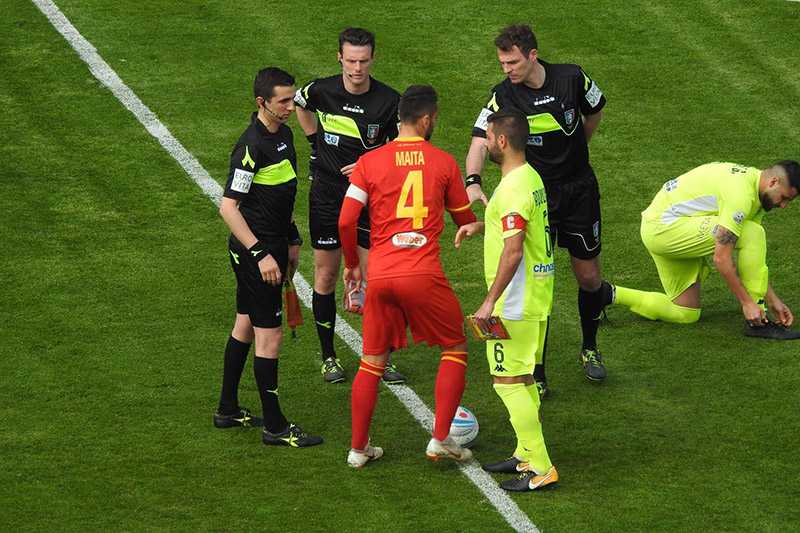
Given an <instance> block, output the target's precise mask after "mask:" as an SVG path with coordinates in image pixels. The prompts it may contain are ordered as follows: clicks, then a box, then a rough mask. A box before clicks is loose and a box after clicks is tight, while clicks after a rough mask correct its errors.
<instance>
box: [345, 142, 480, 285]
mask: <svg viewBox="0 0 800 533" xmlns="http://www.w3.org/2000/svg"><path fill="white" fill-rule="evenodd" d="M350 183H352V184H353V185H355V186H356V187H358V188H360V189H362V190H363V191H365V192H366V193H367V196H368V199H367V205H368V206H369V220H370V250H369V266H368V268H367V277H368V279H380V278H389V277H398V276H408V275H419V274H443V273H444V271H443V270H442V263H441V260H440V259H439V236H440V235H441V234H442V230H443V229H444V211H445V209H447V210H448V211H452V212H456V211H463V210H467V209H469V199H468V198H467V192H466V190H465V189H464V182H463V181H462V180H461V171H460V170H459V169H458V164H456V160H455V158H454V157H453V156H452V155H450V154H448V153H447V152H445V151H444V150H440V149H439V148H436V147H435V146H433V145H432V144H431V143H429V142H427V141H425V140H424V139H422V138H421V137H402V138H401V137H398V138H397V139H395V140H394V141H392V142H390V143H388V144H386V145H384V146H382V147H380V148H378V149H376V150H373V151H372V152H368V153H367V154H364V155H363V156H361V158H359V160H358V163H357V164H356V167H355V170H353V173H352V174H351V175H350Z"/></svg>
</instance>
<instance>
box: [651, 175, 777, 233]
mask: <svg viewBox="0 0 800 533" xmlns="http://www.w3.org/2000/svg"><path fill="white" fill-rule="evenodd" d="M760 176H761V171H760V170H758V169H757V168H752V167H745V166H741V165H736V164H734V163H709V164H707V165H702V166H699V167H697V168H695V169H692V170H690V171H689V172H687V173H686V174H682V175H681V176H678V177H677V178H675V179H672V180H669V181H668V182H666V183H665V184H664V186H663V187H661V190H660V191H659V192H658V194H657V195H656V197H655V198H654V199H653V201H652V202H651V203H650V206H649V207H648V208H647V209H646V210H645V211H644V212H642V217H643V218H644V219H645V220H647V221H653V222H655V221H658V222H660V223H662V224H664V225H670V224H672V223H673V222H675V221H676V220H678V219H680V218H682V217H702V216H718V217H719V221H718V224H719V225H721V226H724V227H725V228H726V229H728V230H730V231H731V232H732V233H734V234H735V235H736V236H737V237H738V236H740V235H741V232H742V224H743V223H744V222H745V221H746V220H750V221H753V222H756V223H758V224H760V223H761V219H762V218H763V216H764V210H763V209H762V207H761V200H760V198H759V195H758V183H759V178H760Z"/></svg>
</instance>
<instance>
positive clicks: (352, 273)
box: [342, 265, 364, 290]
mask: <svg viewBox="0 0 800 533" xmlns="http://www.w3.org/2000/svg"><path fill="white" fill-rule="evenodd" d="M342 277H343V278H344V285H345V287H347V284H348V283H353V284H355V286H354V287H353V288H355V289H356V290H358V289H360V288H361V280H362V279H363V277H364V274H363V273H362V272H361V265H358V266H356V267H354V268H347V267H344V274H343V276H342Z"/></svg>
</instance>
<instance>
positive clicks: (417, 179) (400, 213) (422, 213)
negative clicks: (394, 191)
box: [397, 170, 428, 229]
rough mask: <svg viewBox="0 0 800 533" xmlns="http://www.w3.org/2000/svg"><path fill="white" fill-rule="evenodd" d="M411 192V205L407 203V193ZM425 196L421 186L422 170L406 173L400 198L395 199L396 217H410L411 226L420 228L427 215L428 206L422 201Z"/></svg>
mask: <svg viewBox="0 0 800 533" xmlns="http://www.w3.org/2000/svg"><path fill="white" fill-rule="evenodd" d="M409 194H411V205H410V206H409V205H408V195H409ZM424 199H425V196H424V194H423V188H422V171H421V170H412V171H410V172H409V173H408V175H406V181H404V182H403V189H402V190H401V191H400V198H399V199H398V200H397V218H410V219H411V227H412V228H414V229H422V223H423V219H424V218H426V217H427V216H428V208H427V207H425V205H424V204H423V201H424Z"/></svg>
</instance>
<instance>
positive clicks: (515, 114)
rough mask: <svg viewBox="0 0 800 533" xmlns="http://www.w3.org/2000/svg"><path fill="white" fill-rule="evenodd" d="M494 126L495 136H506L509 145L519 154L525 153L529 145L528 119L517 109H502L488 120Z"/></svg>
mask: <svg viewBox="0 0 800 533" xmlns="http://www.w3.org/2000/svg"><path fill="white" fill-rule="evenodd" d="M486 121H487V122H488V123H489V124H494V134H495V135H500V134H502V135H505V136H506V139H508V144H509V145H510V146H511V148H513V149H514V150H515V151H517V152H524V151H525V146H527V144H528V118H527V117H526V116H525V115H524V114H523V113H522V112H521V111H517V110H516V109H508V108H506V109H501V110H500V111H496V112H494V113H492V114H491V115H489V118H488V119H486Z"/></svg>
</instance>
